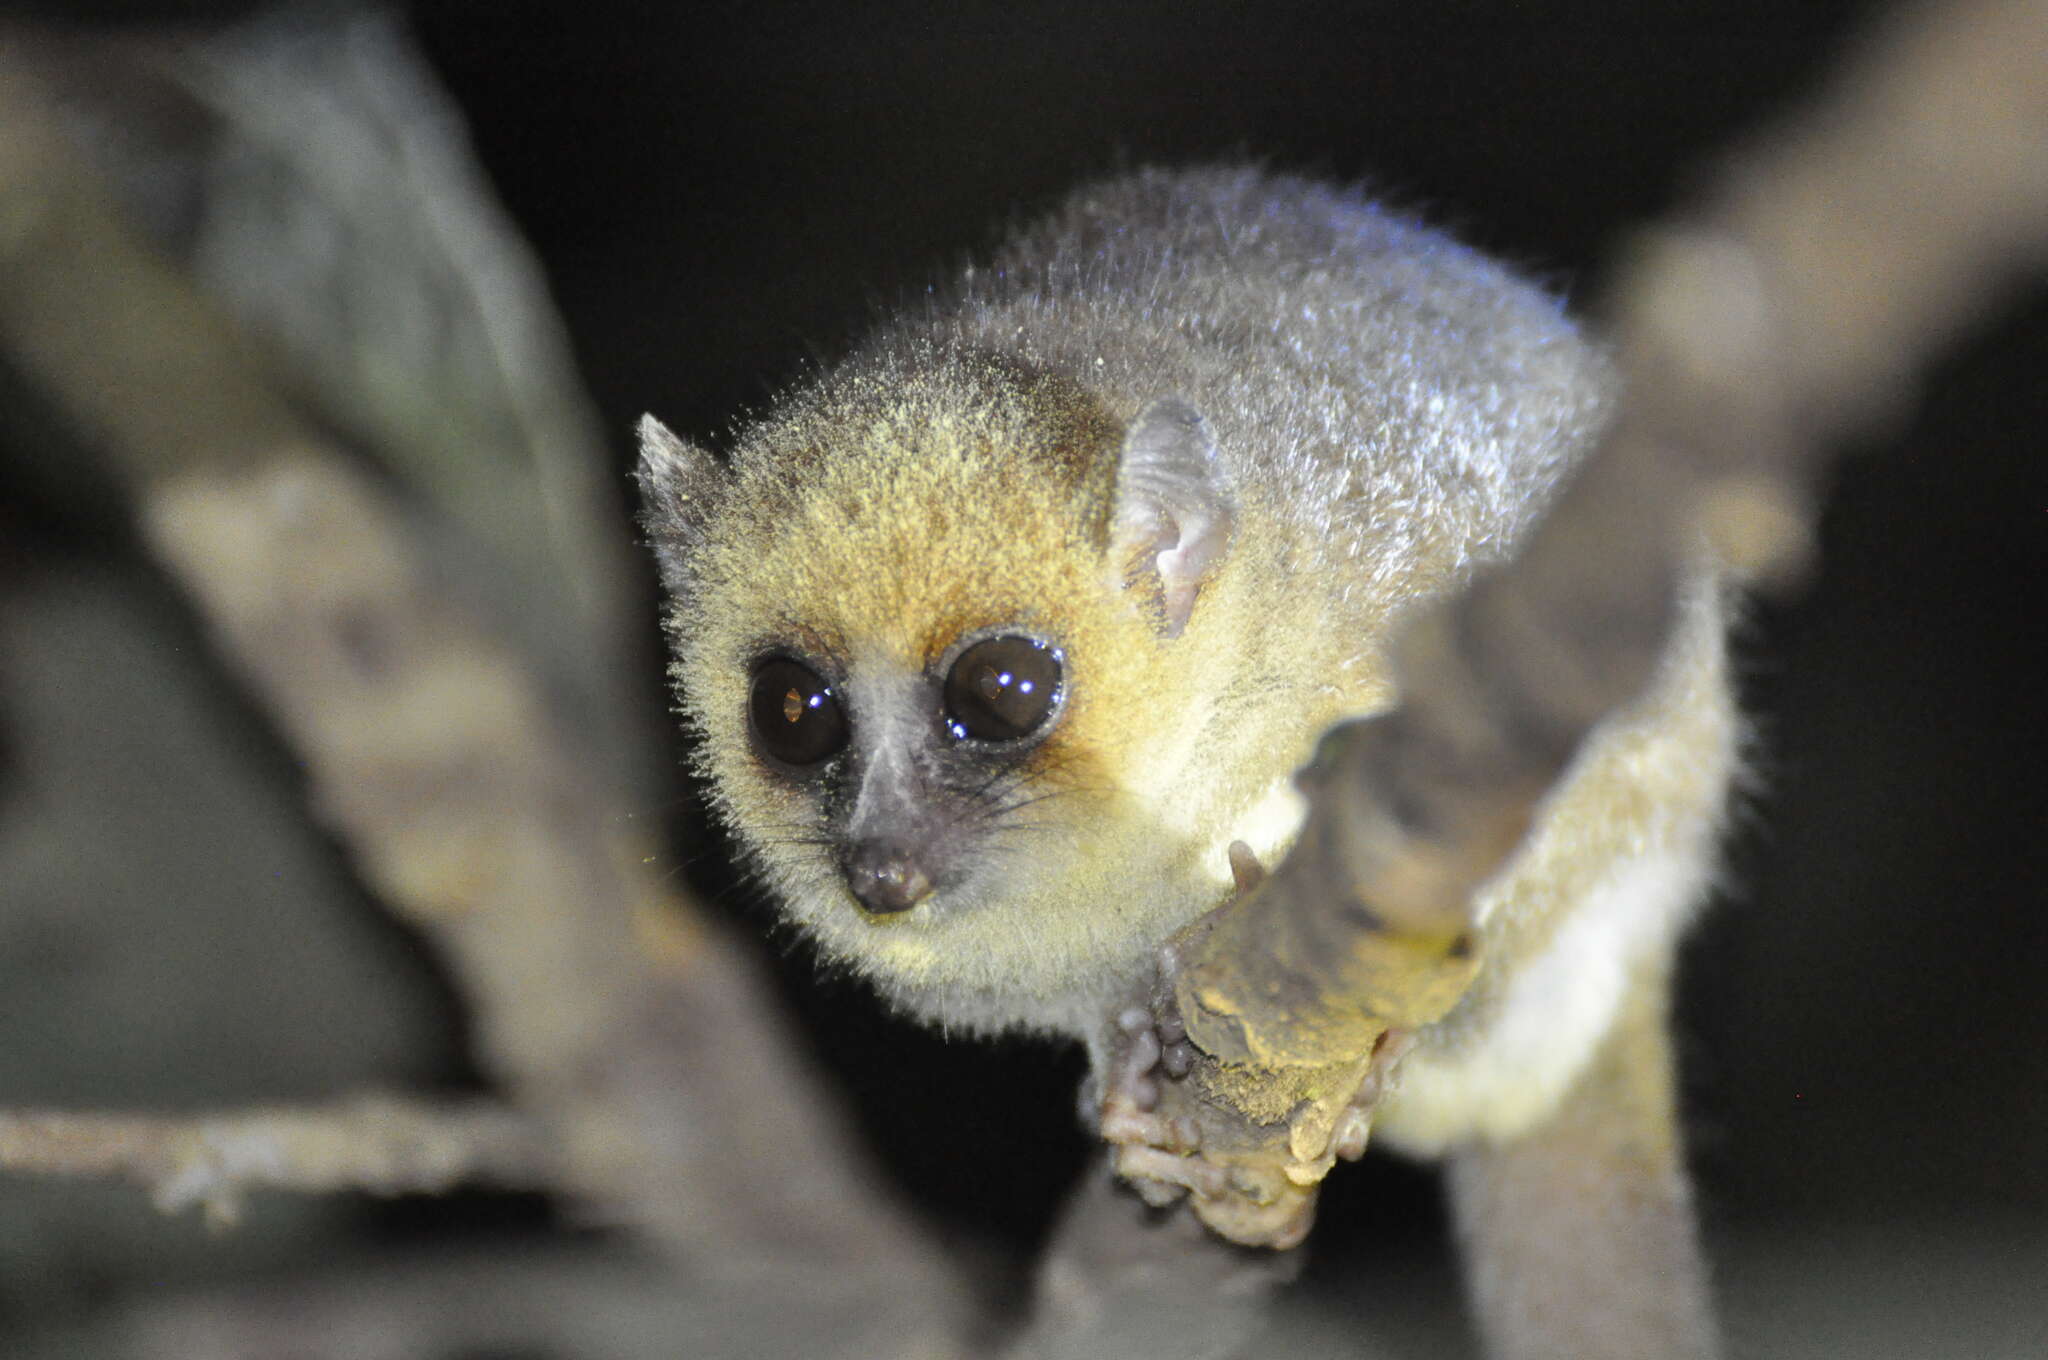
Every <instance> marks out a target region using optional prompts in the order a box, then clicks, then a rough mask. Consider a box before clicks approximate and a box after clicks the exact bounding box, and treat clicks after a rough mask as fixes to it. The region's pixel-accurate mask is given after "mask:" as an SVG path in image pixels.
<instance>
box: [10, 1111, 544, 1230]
mask: <svg viewBox="0 0 2048 1360" xmlns="http://www.w3.org/2000/svg"><path fill="white" fill-rule="evenodd" d="M553 1157H554V1154H553V1149H552V1148H551V1146H550V1145H549V1144H548V1142H547V1140H546V1139H544V1138H542V1137H541V1136H540V1133H539V1130H537V1129H536V1128H535V1127H534V1125H533V1123H532V1121H531V1120H529V1119H527V1118H525V1117H523V1116H521V1115H519V1114H516V1113H514V1112H513V1111H511V1110H507V1109H503V1108H501V1107H498V1106H495V1105H489V1104H484V1103H480V1102H478V1103H471V1104H467V1105H451V1106H438V1107H437V1106H431V1105H422V1104H418V1103H416V1102H412V1101H406V1100H401V1099H395V1098H392V1097H388V1096H362V1097H358V1098H357V1099H354V1100H350V1101H345V1102H343V1103H341V1104H338V1105H331V1106H325V1107H312V1108H306V1109H275V1110H243V1111H237V1112H234V1113H231V1114H211V1115H134V1114H68V1113H58V1112H54V1111H28V1110H21V1111H7V1112H0V1168H4V1169H6V1170H10V1171H30V1172H37V1173H40V1174H43V1175H58V1176H116V1177H120V1178H122V1179H125V1180H131V1181H134V1182H136V1183H137V1184H140V1185H142V1186H144V1187H146V1188H147V1189H148V1190H149V1192H150V1198H151V1199H152V1200H153V1201H154V1202H155V1204H156V1206H157V1207H158V1208H159V1209H162V1210H163V1211H164V1212H166V1213H174V1212H176V1211H178V1210H180V1209H184V1208H187V1207H189V1206H191V1205H194V1204H198V1205H202V1206H204V1208H205V1210H206V1215H207V1218H208V1219H209V1220H212V1221H214V1222H216V1223H220V1224H227V1223H232V1222H233V1221H235V1219H236V1217H237V1216H238V1214H239V1212H240V1200H241V1196H242V1195H243V1193H244V1192H246V1191H248V1190H251V1189H256V1188H258V1187H266V1188H275V1189H284V1190H308V1191H332V1190H363V1191H367V1192H369V1193H371V1194H375V1195H410V1194H433V1193H438V1192H441V1191H445V1190H448V1189H450V1188H451V1187H453V1186H455V1185H457V1184H459V1183H462V1182H465V1181H484V1182H490V1183H493V1184H498V1185H504V1186H514V1187H519V1188H528V1189H532V1188H545V1187H547V1186H549V1185H551V1184H552V1183H553V1181H554V1171H555V1168H554V1166H553Z"/></svg>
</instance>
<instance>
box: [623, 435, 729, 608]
mask: <svg viewBox="0 0 2048 1360" xmlns="http://www.w3.org/2000/svg"><path fill="white" fill-rule="evenodd" d="M635 475H636V477H637V478H638V479H639V482H640V502H641V505H642V507H643V508H642V510H641V513H640V523H641V525H642V527H644V528H645V529H646V530H647V541H648V543H649V544H650V545H651V546H652V547H653V549H654V560H655V562H656V563H657V564H658V565H659V566H660V568H661V580H662V584H663V585H665V586H667V587H668V588H669V590H670V591H671V592H674V593H676V594H681V593H682V591H683V588H684V586H685V584H686V583H687V582H688V580H689V555H690V550H691V549H692V548H694V547H695V546H696V545H697V542H698V540H699V539H700V538H701V537H702V535H703V530H704V519H705V516H706V515H708V514H709V513H710V511H711V507H712V506H713V505H714V504H716V503H717V500H718V497H719V496H720V495H721V494H722V493H723V492H724V490H725V482H726V473H725V469H724V468H722V467H721V466H720V465H719V462H718V460H717V459H716V458H714V457H712V456H711V454H709V453H708V452H706V451H705V450H703V449H700V448H698V447H697V446H696V445H695V444H692V443H689V442H688V441H686V440H684V439H682V438H680V437H679V436H677V435H676V434H675V432H674V431H672V430H670V429H669V428H668V426H666V425H664V424H662V423H661V422H660V421H658V420H656V419H655V418H654V417H653V416H642V417H640V466H639V468H638V470H637V472H636V473H635Z"/></svg>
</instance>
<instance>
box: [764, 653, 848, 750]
mask: <svg viewBox="0 0 2048 1360" xmlns="http://www.w3.org/2000/svg"><path fill="white" fill-rule="evenodd" d="M747 716H748V718H749V719H750V720H751V721H752V723H753V727H754V739H755V740H756V741H758V742H760V743H761V749H762V750H763V751H765V752H767V753H768V754H769V755H771V756H773V757H774V758H775V759H777V760H779V761H781V762H782V763H783V764H785V765H795V766H798V767H799V768H801V767H803V766H808V765H816V764H819V763H820V762H822V761H825V760H829V759H831V758H832V757H833V756H835V755H838V754H839V752H840V751H842V750H844V749H845V747H846V710H845V709H844V708H842V707H841V706H840V703H839V696H838V695H836V694H834V693H833V692H832V687H831V686H830V685H828V684H826V683H825V677H823V676H822V675H819V674H818V673H817V672H816V671H814V670H812V669H811V668H810V667H809V666H806V665H804V664H803V663H802V662H800V661H792V660H790V659H789V658H788V657H786V656H772V657H769V658H768V659H767V660H766V661H763V662H761V663H760V664H759V665H758V666H756V667H754V691H753V693H752V694H750V695H749V696H748V697H747Z"/></svg>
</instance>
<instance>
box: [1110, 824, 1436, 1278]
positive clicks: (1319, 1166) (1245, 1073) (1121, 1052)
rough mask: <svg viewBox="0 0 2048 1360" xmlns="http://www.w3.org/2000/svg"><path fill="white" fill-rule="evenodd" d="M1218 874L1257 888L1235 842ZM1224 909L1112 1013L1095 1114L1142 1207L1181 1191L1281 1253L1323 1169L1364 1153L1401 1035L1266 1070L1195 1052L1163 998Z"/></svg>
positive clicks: (1183, 938)
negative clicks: (1349, 1055)
mask: <svg viewBox="0 0 2048 1360" xmlns="http://www.w3.org/2000/svg"><path fill="white" fill-rule="evenodd" d="M1230 865H1231V872H1232V875H1233V877H1234V878H1235V879H1236V880H1237V887H1238V897H1242V896H1243V894H1245V893H1247V892H1249V891H1250V890H1251V889H1253V888H1255V887H1257V886H1258V883H1259V881H1260V879H1261V878H1263V877H1264V871H1263V869H1262V868H1261V867H1260V865H1259V863H1258V860H1257V859H1256V858H1255V857H1254V856H1253V855H1252V853H1251V851H1250V850H1249V849H1248V848H1247V847H1245V846H1244V845H1243V844H1242V843H1239V844H1235V845H1233V846H1231V848H1230ZM1236 900H1237V898H1236V897H1234V898H1232V902H1231V903H1226V904H1224V905H1223V906H1221V907H1219V908H1217V909H1216V911H1213V912H1210V913H1209V914H1208V915H1207V916H1204V917H1203V918H1201V919H1200V920H1198V921H1197V922H1195V923H1194V924H1193V925H1191V926H1190V927H1188V929H1186V930H1184V931H1182V932H1181V933H1180V934H1179V935H1177V936H1175V937H1174V939H1173V940H1172V941H1170V942H1169V943H1168V944H1167V945H1166V946H1165V947H1164V948H1162V949H1161V950H1160V951H1159V960H1158V968H1157V976H1156V978H1155V979H1154V980H1153V982H1152V985H1151V987H1150V990H1149V992H1148V993H1146V994H1145V995H1143V996H1142V998H1140V999H1138V1000H1136V1001H1134V1004H1132V1005H1129V1006H1127V1007H1126V1008H1125V1009H1124V1010H1122V1011H1121V1012H1119V1013H1118V1014H1117V1016H1116V1017H1115V1021H1114V1026H1113V1029H1112V1030H1111V1032H1110V1034H1109V1035H1108V1036H1107V1041H1106V1043H1105V1044H1104V1045H1103V1050H1104V1051H1106V1061H1104V1064H1103V1071H1102V1086H1101V1092H1100V1095H1101V1100H1100V1103H1099V1105H1097V1106H1095V1108H1096V1110H1097V1112H1098V1113H1099V1124H1098V1127H1099V1129H1100V1131H1101V1134H1102V1137H1103V1139H1104V1140H1105V1141H1107V1142H1108V1143H1110V1144H1111V1145H1112V1149H1113V1151H1112V1156H1111V1163H1112V1165H1113V1166H1114V1167H1115V1169H1116V1172H1117V1174H1118V1175H1120V1176H1122V1177H1123V1178H1124V1179H1125V1180H1126V1181H1127V1182H1129V1183H1130V1185H1131V1186H1132V1188H1133V1189H1135V1190H1136V1191H1137V1192H1138V1194H1139V1195H1140V1196H1142V1197H1143V1198H1144V1199H1145V1201H1146V1202H1147V1203H1149V1204H1154V1205H1166V1204H1171V1203H1174V1202H1175V1201H1177V1200H1180V1199H1181V1198H1183V1197H1185V1196H1188V1195H1190V1194H1192V1196H1193V1200H1192V1207H1193V1209H1194V1211H1195V1213H1196V1214H1197V1216H1199V1217H1200V1218H1201V1219H1202V1221H1203V1222H1204V1223H1206V1224H1208V1225H1209V1226H1210V1227H1211V1228H1213V1229H1215V1230H1216V1231H1217V1232H1218V1233H1219V1234H1221V1235H1222V1236H1224V1237H1226V1238H1228V1239H1230V1240H1232V1241H1235V1242H1241V1243H1244V1244H1246V1245H1258V1246H1271V1247H1290V1246H1293V1245H1294V1244H1296V1243H1297V1242H1299V1241H1300V1240H1301V1239H1302V1238H1303V1237H1304V1236H1306V1235H1307V1232H1308V1229H1309V1226H1310V1225H1311V1223H1312V1222H1313V1221H1314V1216H1315V1193H1316V1187H1317V1186H1318V1185H1319V1184H1320V1183H1321V1181H1322V1178H1323V1177H1324V1175H1326V1174H1327V1173H1328V1172H1329V1169H1330V1167H1331V1165H1332V1164H1333V1163H1334V1162H1335V1161H1336V1159H1337V1158H1340V1157H1342V1158H1345V1159H1347V1160H1352V1159H1356V1158H1357V1157H1359V1156H1360V1155H1362V1154H1363V1153H1364V1151H1365V1145H1366V1141H1367V1136H1368V1134H1369V1133H1370V1132H1371V1129H1372V1115H1373V1110H1374V1108H1375V1107H1376V1106H1377V1104H1378V1103H1379V1100H1380V1098H1381V1097H1382V1096H1383V1095H1384V1094H1385V1087H1386V1077H1387V1073H1388V1072H1389V1070H1390V1068H1391V1066H1392V1064H1393V1062H1394V1061H1395V1060H1396V1059H1398V1058H1399V1056H1400V1055H1401V1053H1402V1052H1403V1051H1405V1050H1406V1048H1407V1047H1408V1044H1409V1035H1408V1033H1407V1032H1405V1031H1391V1030H1390V1031H1387V1032H1385V1033H1383V1034H1382V1035H1381V1037H1380V1040H1379V1042H1378V1043H1377V1044H1376V1045H1375V1046H1374V1047H1373V1049H1372V1051H1371V1052H1369V1053H1366V1054H1362V1055H1360V1057H1359V1058H1357V1059H1356V1060H1353V1061H1348V1062H1343V1063H1338V1064H1335V1065H1332V1066H1329V1067H1314V1068H1306V1067H1305V1068H1291V1069H1284V1070H1281V1071H1278V1072H1271V1073H1268V1072H1264V1071H1263V1070H1261V1069H1254V1068H1244V1067H1236V1066H1232V1065H1229V1064H1224V1063H1220V1062H1217V1061H1216V1060H1214V1059H1212V1058H1209V1057H1208V1056H1207V1055H1205V1054H1203V1053H1202V1052H1201V1051H1200V1050H1199V1049H1197V1048H1195V1046H1194V1045H1193V1044H1192V1043H1191V1042H1190V1040H1189V1038H1188V1033H1187V1026H1186V1024H1185V1023H1184V1022H1183V1020H1182V1018H1181V1015H1180V1011H1179V1007H1178V1005H1177V1003H1176V1002H1175V999H1174V998H1175V988H1176V984H1177V983H1178V981H1179V977H1180V971H1181V961H1182V959H1183V958H1187V957H1192V955H1193V953H1194V951H1195V950H1196V949H1197V948H1198V947H1199V945H1200V942H1201V940H1202V939H1203V937H1204V936H1206V935H1207V934H1208V932H1209V929H1210V927H1211V926H1212V925H1213V924H1214V921H1215V919H1216V918H1217V916H1218V915H1219V914H1220V913H1221V912H1224V911H1228V910H1230V907H1231V905H1232V903H1234V902H1235V901H1236ZM1190 1076H1192V1077H1193V1078H1194V1079H1193V1080H1188V1078H1189V1077H1190ZM1086 1100H1087V1098H1086V1097H1085V1096H1084V1101H1086ZM1088 1103H1092V1102H1088Z"/></svg>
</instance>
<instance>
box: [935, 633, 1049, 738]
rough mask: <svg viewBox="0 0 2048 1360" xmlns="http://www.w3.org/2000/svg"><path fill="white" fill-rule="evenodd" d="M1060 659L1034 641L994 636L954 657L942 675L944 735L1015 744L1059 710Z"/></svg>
mask: <svg viewBox="0 0 2048 1360" xmlns="http://www.w3.org/2000/svg"><path fill="white" fill-rule="evenodd" d="M1061 660H1063V655H1062V653H1061V652H1060V650H1059V648H1057V647H1051V646H1048V645H1046V644H1045V643H1043V642H1040V641H1038V640H1037V639H1036V638H1028V637H998V638H989V639H988V640H987V641H985V642H977V643H975V644H974V645H973V646H972V647H969V648H968V649H967V650H966V651H964V652H962V653H960V656H959V658H958V659H957V660H956V661H954V662H953V669H952V670H950V671H948V672H946V692H945V707H946V714H945V717H946V730H947V731H949V732H951V733H952V734H953V735H954V736H955V737H958V738H960V739H962V740H968V739H972V740H974V741H1015V740H1017V739H1018V738H1019V737H1026V736H1029V735H1031V733H1033V732H1035V731H1037V730H1038V729H1039V728H1041V727H1043V726H1044V725H1045V723H1046V720H1047V719H1049V718H1050V717H1051V716H1052V713H1053V710H1054V709H1055V708H1057V707H1058V706H1059V702H1060V683H1061V668H1060V662H1061Z"/></svg>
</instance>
